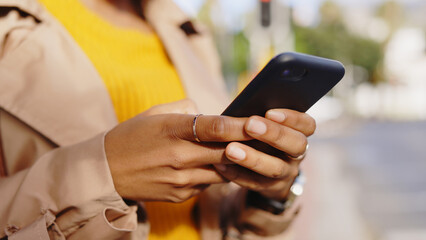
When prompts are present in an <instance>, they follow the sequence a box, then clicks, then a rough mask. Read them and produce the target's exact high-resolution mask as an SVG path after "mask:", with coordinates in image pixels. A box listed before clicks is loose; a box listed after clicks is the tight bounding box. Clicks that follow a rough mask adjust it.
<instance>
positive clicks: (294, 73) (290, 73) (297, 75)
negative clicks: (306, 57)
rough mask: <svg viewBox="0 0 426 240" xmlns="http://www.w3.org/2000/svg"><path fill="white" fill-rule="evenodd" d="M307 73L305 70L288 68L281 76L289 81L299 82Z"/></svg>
mask: <svg viewBox="0 0 426 240" xmlns="http://www.w3.org/2000/svg"><path fill="white" fill-rule="evenodd" d="M306 72H307V71H306V69H304V68H286V69H284V70H283V71H282V72H281V76H282V77H283V78H285V79H288V80H292V81H298V80H300V79H301V78H302V77H303V76H304V75H305V74H306Z"/></svg>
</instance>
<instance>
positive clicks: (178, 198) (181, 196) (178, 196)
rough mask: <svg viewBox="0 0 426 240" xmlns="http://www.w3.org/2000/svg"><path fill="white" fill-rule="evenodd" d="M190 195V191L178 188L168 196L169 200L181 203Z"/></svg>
mask: <svg viewBox="0 0 426 240" xmlns="http://www.w3.org/2000/svg"><path fill="white" fill-rule="evenodd" d="M191 196H192V194H191V192H190V191H189V190H186V189H185V190H180V191H175V192H174V193H173V194H172V196H171V197H170V198H169V201H171V202H174V203H182V202H184V201H186V200H188V199H189V198H190V197H191Z"/></svg>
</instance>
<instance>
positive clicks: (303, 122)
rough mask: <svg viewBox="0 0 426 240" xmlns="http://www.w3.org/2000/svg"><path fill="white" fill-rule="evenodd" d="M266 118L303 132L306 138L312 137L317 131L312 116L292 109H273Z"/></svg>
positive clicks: (267, 113)
mask: <svg viewBox="0 0 426 240" xmlns="http://www.w3.org/2000/svg"><path fill="white" fill-rule="evenodd" d="M265 118H267V119H269V120H272V121H274V122H277V123H280V124H282V125H285V126H287V127H289V128H292V129H294V130H296V131H299V132H302V133H303V134H304V135H305V136H310V135H312V134H313V133H314V132H315V129H316V123H315V120H314V119H313V118H312V117H311V116H309V115H308V114H306V113H302V112H297V111H294V110H290V109H271V110H269V111H267V112H266V114H265Z"/></svg>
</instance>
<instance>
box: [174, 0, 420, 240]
mask: <svg viewBox="0 0 426 240" xmlns="http://www.w3.org/2000/svg"><path fill="white" fill-rule="evenodd" d="M176 2H178V4H179V5H180V6H181V7H182V8H183V9H184V10H185V11H186V12H187V13H188V14H190V15H191V16H193V17H194V18H196V19H198V20H200V21H202V22H203V23H204V24H206V25H207V26H209V27H210V29H211V31H212V33H213V34H214V36H215V39H216V43H217V47H218V49H219V53H220V56H221V58H222V67H223V72H224V75H225V77H226V80H227V84H228V89H229V91H230V92H231V94H233V95H236V94H237V93H238V91H240V90H241V89H242V88H243V87H244V86H245V85H246V84H247V83H248V82H249V81H250V80H251V79H252V77H253V76H254V75H255V74H256V73H257V72H258V71H259V70H260V69H261V68H262V67H263V66H264V65H265V64H266V62H267V61H268V60H269V59H270V58H271V57H273V56H274V55H276V54H278V53H280V52H285V51H297V52H303V53H308V54H312V55H317V56H322V57H327V58H332V59H337V60H339V61H341V62H343V63H344V65H345V66H346V72H347V73H346V76H345V78H344V79H343V80H342V82H341V83H339V84H338V86H337V87H336V88H335V89H334V90H332V92H331V93H330V94H328V95H327V96H326V97H325V98H323V99H322V100H321V101H320V102H318V103H317V104H316V105H315V106H314V107H313V108H312V109H310V110H309V113H310V114H311V115H312V116H314V117H315V118H316V119H317V122H318V130H317V132H316V134H315V136H314V137H312V138H311V139H310V150H309V155H308V157H307V159H306V160H305V161H304V163H303V169H304V170H305V172H306V173H307V177H308V183H307V186H306V190H305V193H304V197H303V201H304V209H303V211H302V213H301V216H300V217H299V218H298V220H297V221H296V222H295V224H294V232H293V234H294V236H295V239H300V240H334V239H345V240H361V239H362V240H425V239H426V1H425V0H399V1H396V0H393V1H388V0H334V1H324V0H293V1H291V0H271V1H266V0H263V1H261V0H176ZM262 2H263V3H264V4H265V2H270V22H268V21H264V22H263V23H262V21H261V19H262V15H261V11H260V9H261V4H262ZM263 17H265V16H263Z"/></svg>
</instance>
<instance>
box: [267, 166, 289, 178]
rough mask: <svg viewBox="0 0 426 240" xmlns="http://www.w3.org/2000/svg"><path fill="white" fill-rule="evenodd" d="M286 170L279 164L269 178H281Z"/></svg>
mask: <svg viewBox="0 0 426 240" xmlns="http://www.w3.org/2000/svg"><path fill="white" fill-rule="evenodd" d="M286 172H287V169H286V166H285V165H284V164H280V165H279V166H277V167H276V168H274V171H273V173H272V174H271V177H273V178H282V177H284V176H285V175H286Z"/></svg>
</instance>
